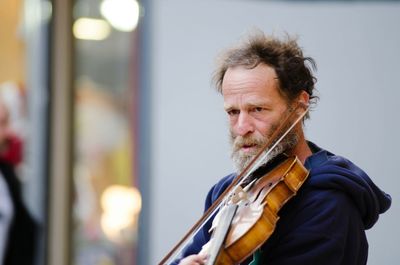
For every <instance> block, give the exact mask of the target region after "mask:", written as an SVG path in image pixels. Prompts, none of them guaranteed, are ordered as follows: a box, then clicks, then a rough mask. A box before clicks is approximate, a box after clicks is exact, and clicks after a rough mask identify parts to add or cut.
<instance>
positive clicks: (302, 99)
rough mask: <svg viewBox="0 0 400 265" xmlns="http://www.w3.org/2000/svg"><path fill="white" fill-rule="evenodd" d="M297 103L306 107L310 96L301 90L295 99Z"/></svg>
mask: <svg viewBox="0 0 400 265" xmlns="http://www.w3.org/2000/svg"><path fill="white" fill-rule="evenodd" d="M297 102H298V103H300V104H302V105H304V106H308V105H309V103H310V95H309V94H308V93H307V92H306V91H305V90H302V91H301V93H300V95H299V96H298V97H297Z"/></svg>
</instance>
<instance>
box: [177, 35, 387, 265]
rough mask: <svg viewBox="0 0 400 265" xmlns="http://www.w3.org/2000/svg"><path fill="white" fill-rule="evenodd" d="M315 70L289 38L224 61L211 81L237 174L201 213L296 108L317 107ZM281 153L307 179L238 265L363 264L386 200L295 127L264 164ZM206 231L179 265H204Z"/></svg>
mask: <svg viewBox="0 0 400 265" xmlns="http://www.w3.org/2000/svg"><path fill="white" fill-rule="evenodd" d="M314 66H315V63H314V60H313V59H312V58H309V57H304V56H303V52H302V50H301V49H300V48H299V46H298V44H297V42H296V40H295V39H293V38H291V37H287V38H286V39H284V40H281V39H278V38H274V37H269V36H265V35H264V34H261V33H260V34H256V35H254V36H251V37H250V38H249V39H248V41H246V42H244V43H242V44H241V45H239V46H237V47H234V48H232V49H230V50H228V51H226V52H225V53H224V54H223V56H222V57H221V63H220V65H219V66H218V68H217V71H216V74H215V82H216V87H217V90H218V91H219V92H220V93H221V94H222V96H223V99H224V108H225V111H226V113H227V116H228V119H229V125H230V135H231V136H230V138H231V142H232V159H233V162H234V164H235V167H236V169H237V172H236V173H233V174H231V175H228V176H226V177H224V178H222V179H221V180H220V181H219V182H218V183H217V184H215V185H214V186H213V187H212V188H211V190H210V191H209V193H208V196H207V198H206V203H205V208H206V209H208V208H209V207H210V206H211V205H212V203H213V202H214V201H215V200H217V198H218V197H219V195H220V194H221V193H222V192H223V191H224V190H225V189H226V188H227V187H228V186H229V184H230V183H231V182H232V180H233V179H234V177H235V176H236V175H237V174H238V173H240V172H241V171H242V170H243V169H244V168H245V167H246V166H247V165H248V163H249V162H250V161H251V160H252V159H253V158H254V156H255V155H256V154H257V153H258V152H259V151H260V149H261V148H262V147H263V146H264V145H265V144H266V143H267V142H268V140H269V139H270V137H271V135H272V134H273V133H274V131H275V130H276V129H277V128H278V127H279V125H280V124H281V123H282V121H283V120H284V119H285V118H286V117H287V116H288V114H289V113H290V112H291V111H293V110H294V109H295V108H296V106H297V105H299V104H301V105H303V106H308V105H310V104H314V103H315V101H316V98H317V97H316V96H315V91H314V84H315V80H316V79H315V78H314V77H313V75H312V71H311V70H312V69H311V68H312V67H314ZM307 117H308V115H307V116H306V118H307ZM282 154H285V155H288V156H296V157H297V158H298V159H299V160H300V161H301V163H302V164H303V165H304V166H305V168H307V169H308V170H309V177H308V179H307V180H306V181H305V183H304V184H303V186H302V187H301V189H300V190H299V192H298V193H297V195H296V196H294V197H293V198H292V199H291V200H290V201H289V202H288V203H286V205H284V206H283V208H282V209H281V210H280V212H279V216H280V219H279V221H278V223H277V225H276V228H275V230H274V232H273V234H272V235H271V236H270V237H269V239H268V240H267V241H266V242H265V243H264V244H263V245H262V246H261V247H260V248H259V249H257V250H255V251H254V253H253V254H252V255H251V256H249V257H248V258H247V259H246V260H245V261H243V262H242V263H241V264H252V265H255V264H269V265H278V264H279V265H286V264H296V265H310V264H325V265H339V264H341V265H364V264H366V262H367V256H368V243H367V239H366V235H365V230H366V229H369V228H371V227H372V226H373V225H374V224H375V222H376V221H377V219H378V216H379V214H381V213H383V212H385V211H386V210H387V209H388V208H389V207H390V204H391V198H390V196H389V195H387V194H385V193H384V192H382V191H381V190H380V189H379V188H378V187H377V186H376V185H375V184H374V183H373V182H372V181H371V179H370V178H369V177H368V176H367V174H366V173H365V172H364V171H362V170H361V169H360V168H358V167H357V166H356V165H354V164H353V163H352V162H350V161H349V160H347V159H345V158H343V157H341V156H337V155H334V154H332V153H331V152H328V151H326V150H324V149H322V148H320V147H318V146H317V145H316V144H314V143H312V142H310V141H308V140H306V138H305V135H304V131H303V123H301V122H300V123H298V124H296V126H295V127H294V128H293V129H292V130H291V132H290V133H289V134H288V135H287V136H286V137H285V138H284V139H283V141H281V142H280V143H279V144H278V146H277V147H276V148H274V149H273V150H272V151H271V152H270V153H269V155H268V157H267V158H266V160H265V161H264V163H268V162H270V161H271V160H272V159H274V158H275V157H277V156H280V155H282ZM255 177H257V176H255ZM210 225H211V221H210V222H208V223H207V224H206V225H205V226H204V227H202V229H201V230H200V231H199V232H198V233H197V234H196V235H195V237H194V239H193V241H192V243H191V244H190V245H188V246H187V247H186V248H185V250H184V253H183V255H182V257H181V259H180V260H179V261H177V263H178V262H179V264H180V265H189V264H206V261H207V258H208V254H207V253H204V251H203V252H201V250H202V247H203V245H205V244H206V243H207V242H208V241H209V239H210V232H209V229H210Z"/></svg>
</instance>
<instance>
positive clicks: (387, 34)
mask: <svg viewBox="0 0 400 265" xmlns="http://www.w3.org/2000/svg"><path fill="white" fill-rule="evenodd" d="M147 11H148V12H151V17H152V20H151V22H152V25H151V30H152V35H151V38H152V46H151V48H150V51H151V56H152V62H151V63H152V72H151V79H152V81H151V82H152V89H153V90H152V104H153V106H154V109H153V113H152V117H151V125H152V135H151V139H152V146H153V147H152V150H151V151H152V180H151V183H152V187H151V189H152V195H151V196H150V197H151V206H152V208H151V224H150V226H151V231H152V232H151V237H150V243H151V251H150V253H151V254H152V256H151V257H150V261H151V264H156V263H157V261H159V260H160V259H161V257H162V256H163V255H165V254H166V252H167V250H169V249H170V248H171V247H172V245H173V244H174V243H176V242H177V240H178V239H179V238H180V237H181V236H182V235H183V234H184V232H185V231H186V230H187V229H188V228H189V227H190V226H191V225H192V224H193V223H194V221H195V220H196V219H197V218H199V217H200V215H201V212H202V207H203V200H204V197H205V195H206V193H207V191H208V189H209V187H210V186H211V185H212V184H213V183H215V182H216V181H217V180H218V179H219V178H220V177H222V176H224V175H226V174H228V173H230V172H231V170H232V166H231V163H230V160H229V145H228V140H227V122H226V120H225V114H224V113H223V109H222V100H221V98H220V96H219V95H218V94H217V93H216V92H214V90H213V88H212V86H211V82H210V77H211V74H212V71H213V69H214V58H215V56H216V55H217V54H218V52H219V51H221V50H222V49H223V48H225V47H228V46H230V45H231V44H234V43H236V41H237V40H239V38H240V37H242V36H243V35H244V34H245V33H246V32H248V31H249V30H250V29H252V28H254V27H257V28H260V29H262V30H264V31H265V32H267V33H271V32H276V33H277V34H281V33H282V32H283V31H287V32H288V33H291V34H297V35H299V37H300V40H299V41H300V44H301V46H302V47H304V50H305V54H306V55H309V56H311V57H313V58H314V59H315V60H316V61H317V65H318V71H317V73H316V75H317V77H318V83H317V88H318V90H319V94H320V97H321V100H320V102H319V104H318V106H317V108H316V109H315V111H314V112H313V113H311V116H312V119H311V121H309V122H308V123H307V135H308V138H309V139H311V140H312V141H314V142H316V143H317V144H319V145H320V146H322V147H325V148H327V149H329V150H331V151H333V152H335V153H337V154H341V155H344V156H346V157H348V158H350V159H351V160H353V161H354V162H355V163H357V164H358V165H359V166H360V167H362V168H363V169H365V171H366V172H368V173H369V174H370V175H371V177H372V178H373V180H374V181H375V182H376V183H377V184H378V185H379V186H380V187H381V188H382V189H384V190H385V191H386V192H388V193H390V194H391V195H392V197H393V205H392V208H391V209H390V210H389V212H387V213H386V214H384V215H383V216H381V218H380V220H379V222H378V223H377V225H376V226H375V227H373V229H372V230H370V231H368V237H369V242H370V256H369V262H368V264H372V265H374V264H389V265H390V264H396V263H397V262H398V260H399V258H400V254H399V252H398V246H399V243H400V239H399V235H400V234H399V229H398V228H397V226H396V223H397V221H398V220H400V212H399V206H398V204H397V201H398V200H399V199H400V195H399V194H400V188H399V186H400V182H399V180H398V176H397V173H396V172H398V170H397V169H396V166H397V165H400V157H399V155H398V153H397V151H398V150H399V149H400V141H399V140H398V138H397V137H398V136H399V135H400V125H399V124H398V123H399V121H400V119H399V118H398V116H397V113H399V111H397V110H396V108H397V106H398V105H399V104H398V102H397V101H398V98H400V89H399V82H398V80H399V79H398V78H399V76H400V71H399V67H398V63H399V62H400V52H399V50H398V47H400V32H399V29H398V27H399V25H400V16H399V15H398V14H400V4H399V3H393V2H392V3H390V2H387V3H362V2H353V3H344V2H329V3H313V2H302V3H293V2H269V1H228V0H225V1H223V0H220V1H215V0H201V1H188V0H153V1H152V9H150V10H147Z"/></svg>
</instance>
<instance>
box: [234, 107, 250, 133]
mask: <svg viewBox="0 0 400 265" xmlns="http://www.w3.org/2000/svg"><path fill="white" fill-rule="evenodd" d="M254 129H255V128H254V124H253V121H252V117H251V116H250V115H249V114H248V113H246V112H240V114H239V117H238V119H237V123H236V133H237V134H238V135H240V136H246V135H248V134H250V133H253V132H254Z"/></svg>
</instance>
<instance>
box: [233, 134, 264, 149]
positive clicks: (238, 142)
mask: <svg viewBox="0 0 400 265" xmlns="http://www.w3.org/2000/svg"><path fill="white" fill-rule="evenodd" d="M230 142H231V145H232V149H233V150H232V151H233V152H237V151H239V150H240V149H241V148H243V147H244V146H252V145H256V146H259V147H262V146H264V145H265V144H266V143H267V142H268V139H267V137H257V136H246V137H243V136H240V135H234V134H233V133H232V132H231V133H230Z"/></svg>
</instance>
